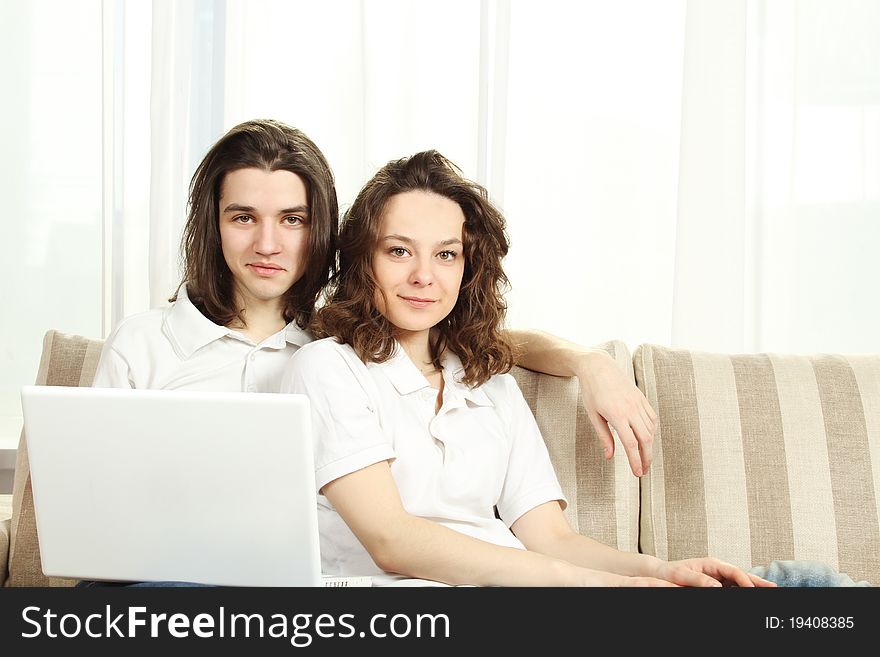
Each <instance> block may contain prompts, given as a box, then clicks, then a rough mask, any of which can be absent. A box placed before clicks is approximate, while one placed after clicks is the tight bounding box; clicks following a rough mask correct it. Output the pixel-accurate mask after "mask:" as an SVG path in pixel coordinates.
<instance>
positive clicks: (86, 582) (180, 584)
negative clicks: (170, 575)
mask: <svg viewBox="0 0 880 657" xmlns="http://www.w3.org/2000/svg"><path fill="white" fill-rule="evenodd" d="M76 586H77V588H92V587H97V586H125V587H129V588H131V587H138V588H150V587H163V588H172V587H174V588H177V587H188V588H190V587H194V588H204V587H210V586H211V585H210V584H194V583H192V582H93V581H91V580H87V579H84V580H83V581H81V582H79V583H78V584H77V585H76Z"/></svg>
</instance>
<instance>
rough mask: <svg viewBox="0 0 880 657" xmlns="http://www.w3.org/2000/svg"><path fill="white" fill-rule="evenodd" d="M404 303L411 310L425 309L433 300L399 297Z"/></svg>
mask: <svg viewBox="0 0 880 657" xmlns="http://www.w3.org/2000/svg"><path fill="white" fill-rule="evenodd" d="M400 298H401V299H403V300H404V301H406V302H407V303H408V304H409V305H411V306H412V307H413V308H427V307H428V306H430V305H431V304H432V303H434V299H422V298H420V297H400Z"/></svg>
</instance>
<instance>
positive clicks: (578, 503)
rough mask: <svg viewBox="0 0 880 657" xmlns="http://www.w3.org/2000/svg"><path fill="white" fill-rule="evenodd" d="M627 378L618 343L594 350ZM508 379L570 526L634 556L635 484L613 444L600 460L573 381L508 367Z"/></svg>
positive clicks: (625, 356) (624, 353)
mask: <svg viewBox="0 0 880 657" xmlns="http://www.w3.org/2000/svg"><path fill="white" fill-rule="evenodd" d="M599 348H600V349H603V350H605V351H606V352H608V353H609V354H610V355H611V356H612V357H613V358H614V360H615V361H616V362H617V364H618V365H619V366H620V368H621V369H622V370H624V372H626V374H627V376H628V377H630V378H632V376H633V370H632V360H631V358H630V353H629V350H628V349H627V348H626V345H625V344H624V343H623V342H620V341H614V342H608V343H605V344H602V345H600V346H599ZM512 374H513V376H514V377H515V378H516V380H517V382H518V383H519V387H520V388H521V389H522V391H523V395H524V396H525V398H526V401H527V402H528V404H529V407H530V408H531V409H532V413H533V414H534V415H535V418H536V419H537V422H538V427H539V428H540V429H541V433H542V435H543V436H544V441H545V442H546V443H547V449H548V451H549V452H550V459H551V460H552V461H553V466H554V467H555V468H556V475H557V477H559V483H560V484H561V485H562V491H563V493H564V494H565V496H566V499H567V500H568V508H567V509H566V510H565V514H566V516H567V517H568V520H569V522H570V523H571V526H572V527H574V529H575V530H576V531H578V532H580V533H581V534H584V535H586V536H590V537H591V538H594V539H596V540H598V541H601V542H602V543H605V544H606V545H611V546H614V547H616V548H618V549H620V550H626V551H629V552H635V551H636V550H637V546H638V531H639V526H638V525H639V480H638V479H637V478H636V477H634V476H633V474H632V472H631V471H630V468H629V463H628V461H627V459H626V453H625V452H624V450H623V449H622V448H621V447H620V445H619V444H618V446H617V449H615V450H614V458H613V459H612V460H611V461H606V460H605V458H604V456H603V454H602V446H601V444H600V442H599V438H598V437H597V436H596V432H595V431H594V430H593V425H592V424H591V423H590V420H589V418H588V417H587V413H586V411H585V410H584V405H583V400H582V399H581V394H580V387H579V386H578V380H577V379H576V378H570V379H569V378H564V377H555V376H548V375H545V374H537V373H535V372H531V371H529V370H525V369H521V368H518V367H517V368H514V369H513V372H512Z"/></svg>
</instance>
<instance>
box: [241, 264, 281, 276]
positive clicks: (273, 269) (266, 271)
mask: <svg viewBox="0 0 880 657" xmlns="http://www.w3.org/2000/svg"><path fill="white" fill-rule="evenodd" d="M248 267H250V268H251V270H252V271H254V272H255V273H256V274H258V275H260V276H265V277H272V276H275V275H277V274H279V273H281V272H283V271H284V268H283V267H279V266H278V265H275V264H272V263H265V262H251V263H249V264H248Z"/></svg>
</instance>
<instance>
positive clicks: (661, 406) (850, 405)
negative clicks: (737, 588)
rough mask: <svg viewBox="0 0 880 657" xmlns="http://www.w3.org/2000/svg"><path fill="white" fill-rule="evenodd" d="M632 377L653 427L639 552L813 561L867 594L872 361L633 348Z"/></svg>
mask: <svg viewBox="0 0 880 657" xmlns="http://www.w3.org/2000/svg"><path fill="white" fill-rule="evenodd" d="M634 364H635V375H636V381H637V383H638V385H639V387H640V388H641V389H642V391H643V392H644V393H645V395H646V396H647V398H648V400H649V401H650V402H651V404H652V405H653V406H654V408H655V409H656V410H657V413H658V415H659V417H660V426H659V430H658V434H657V437H656V442H655V448H654V463H653V465H652V466H651V469H650V472H649V474H648V475H647V476H646V477H645V478H644V479H643V480H642V518H641V536H640V542H641V549H642V551H644V552H647V553H649V554H656V555H657V556H659V557H661V558H664V559H680V558H685V557H693V556H703V555H706V554H709V555H712V556H716V557H719V558H721V559H725V560H727V561H730V562H732V563H734V564H737V565H739V566H743V567H748V566H751V565H759V564H765V563H768V562H769V561H771V560H773V559H817V560H821V561H824V562H826V563H828V564H830V565H832V566H834V567H837V568H839V569H841V570H842V571H844V572H846V573H848V574H849V575H851V576H852V577H853V578H854V579H856V580H860V579H867V580H868V581H870V582H872V583H874V584H880V523H878V506H880V498H878V493H880V356H850V357H843V356H834V355H817V356H790V355H789V356H786V355H773V354H769V355H768V354H757V355H742V356H731V355H727V354H711V353H702V352H696V351H684V350H676V349H668V348H664V347H658V346H654V345H642V346H640V347H639V348H638V349H637V350H636V353H635V356H634Z"/></svg>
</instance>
